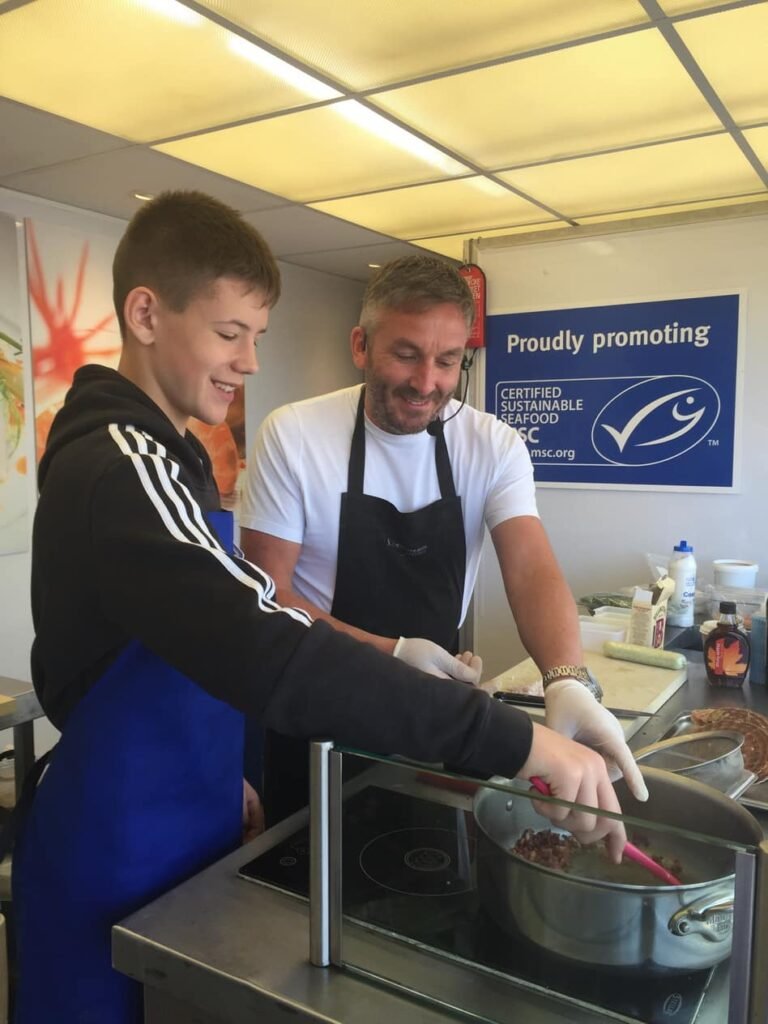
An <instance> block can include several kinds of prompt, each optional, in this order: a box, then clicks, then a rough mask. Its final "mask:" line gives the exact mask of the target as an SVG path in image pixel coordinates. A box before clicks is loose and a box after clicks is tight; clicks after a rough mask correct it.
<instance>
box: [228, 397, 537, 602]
mask: <svg viewBox="0 0 768 1024" xmlns="http://www.w3.org/2000/svg"><path fill="white" fill-rule="evenodd" d="M359 398H360V386H359V385H358V386H355V387H352V388H345V389H344V390H342V391H334V392H332V393H331V394H327V395H320V396H319V397H318V398H310V399H307V400H306V401H303V402H293V403H291V404H290V405H284V406H282V407H281V408H279V409H276V410H275V411H274V412H272V413H270V415H269V416H268V417H267V418H266V419H265V420H264V422H263V423H262V425H261V427H260V428H259V432H258V434H257V436H256V441H255V444H254V446H253V450H252V452H251V455H250V459H249V463H248V478H247V482H246V487H245V494H244V496H243V507H242V511H241V515H240V523H241V525H242V526H245V527H247V528H248V529H251V530H259V531H261V532H262V533H269V534H272V535H274V536H275V537H280V538H282V539H283V540H290V541H294V542H295V543H297V544H301V545H302V550H301V554H300V556H299V559H298V562H297V564H296V569H295V573H294V589H295V590H296V591H297V593H299V594H301V596H302V597H304V598H306V599H307V600H309V601H312V602H313V603H314V604H316V605H317V606H318V607H320V608H322V609H323V610H324V611H327V612H330V610H331V605H332V603H333V592H334V587H335V584H336V557H337V553H338V540H339V511H340V503H341V495H342V494H343V493H344V492H345V491H346V490H347V468H348V464H349V450H350V446H351V444H352V433H353V430H354V426H355V415H356V413H357V404H358V401H359ZM458 408H459V403H458V402H457V401H456V400H455V399H452V400H451V402H450V403H449V405H448V407H447V409H445V410H444V411H443V413H442V416H443V419H446V418H447V417H448V416H450V415H451V413H453V412H455V411H456V410H457V409H458ZM444 436H445V441H446V444H447V447H448V454H449V456H450V460H451V469H452V471H453V480H454V484H455V487H456V493H457V494H458V495H459V496H460V497H461V504H462V512H463V515H464V532H465V534H466V539H467V568H466V577H465V583H464V602H463V606H462V612H461V619H462V622H463V620H464V616H465V615H466V611H467V605H468V604H469V600H470V598H471V596H472V591H473V589H474V586H475V580H476V579H477V570H478V565H479V562H480V552H481V548H482V544H483V534H484V527H485V526H487V527H488V529H489V530H492V529H493V528H494V527H495V526H498V524H499V523H502V522H504V521H505V520H506V519H511V518H513V517H514V516H538V512H537V510H536V496H535V491H534V484H533V467H532V465H531V460H530V456H529V455H528V450H527V448H526V447H525V444H524V443H523V442H522V441H521V440H520V437H519V435H518V434H517V431H515V430H514V429H512V428H511V427H509V426H507V425H506V424H505V423H502V422H501V421H499V420H497V419H496V418H495V417H494V416H491V415H490V414H489V413H484V412H478V410H477V409H473V408H471V407H469V406H466V405H465V406H464V407H463V408H462V409H461V412H459V414H458V416H456V417H455V418H454V419H452V420H451V421H450V423H446V425H445V435H444ZM364 492H365V493H366V494H370V495H373V496H374V497H377V498H384V499H386V500H387V501H389V502H391V503H392V504H393V505H394V506H395V507H396V508H397V509H399V510H400V511H401V512H413V511H415V510H416V509H419V508H423V507H424V506H425V505H429V504H430V503H431V502H433V501H437V499H438V498H439V497H440V486H439V484H438V481H437V470H436V469H435V438H434V437H432V436H431V435H430V434H428V433H427V432H426V431H422V432H421V433H418V434H389V433H387V432H386V431H384V430H380V429H379V428H378V427H377V426H375V425H374V424H373V423H371V421H370V420H369V419H368V417H367V416H366V418H365V481H364Z"/></svg>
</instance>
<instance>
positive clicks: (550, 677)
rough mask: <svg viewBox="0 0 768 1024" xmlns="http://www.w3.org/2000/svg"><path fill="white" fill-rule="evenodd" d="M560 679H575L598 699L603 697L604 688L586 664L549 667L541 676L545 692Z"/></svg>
mask: <svg viewBox="0 0 768 1024" xmlns="http://www.w3.org/2000/svg"><path fill="white" fill-rule="evenodd" d="M560 679H575V680H576V681H577V682H579V683H581V684H582V685H583V686H586V688H587V689H588V690H589V692H590V693H591V694H592V696H593V697H594V698H595V699H596V700H598V701H600V700H602V699H603V688H602V687H601V686H600V683H598V681H597V680H596V679H595V677H594V676H593V675H592V673H591V672H590V671H589V669H588V668H587V666H586V665H555V666H554V668H550V669H547V671H546V672H545V673H544V675H543V676H542V678H541V682H542V686H543V687H544V692H545V693H546V691H547V687H548V686H550V685H551V684H552V683H556V682H557V681H558V680H560Z"/></svg>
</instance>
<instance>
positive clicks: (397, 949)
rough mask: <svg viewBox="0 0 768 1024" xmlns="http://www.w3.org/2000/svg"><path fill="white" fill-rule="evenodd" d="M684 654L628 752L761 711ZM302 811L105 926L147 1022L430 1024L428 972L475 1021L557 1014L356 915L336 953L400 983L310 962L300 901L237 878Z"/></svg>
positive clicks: (573, 1018)
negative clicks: (692, 719)
mask: <svg viewBox="0 0 768 1024" xmlns="http://www.w3.org/2000/svg"><path fill="white" fill-rule="evenodd" d="M686 653H687V654H688V656H689V661H690V670H689V675H688V680H687V682H686V683H685V684H684V685H683V686H682V687H681V688H680V689H679V690H678V691H677V692H676V693H675V694H674V695H673V696H672V697H671V698H670V700H669V701H668V702H667V703H666V704H665V705H664V707H663V709H662V711H661V714H659V715H658V716H657V717H655V718H653V719H651V720H649V721H648V723H647V724H646V725H644V726H643V727H642V728H641V729H640V730H639V731H638V732H637V734H636V735H635V736H634V738H633V739H632V741H631V746H632V747H633V748H635V749H637V748H639V747H641V746H644V745H646V744H648V743H652V742H653V741H654V740H656V739H657V738H658V737H659V736H660V735H661V734H662V733H663V732H664V731H665V729H666V728H667V727H668V726H669V724H670V723H671V722H672V721H673V720H674V719H675V718H676V717H677V716H678V715H679V714H681V712H683V711H685V710H689V709H691V708H694V707H702V706H716V705H719V704H731V705H733V704H737V705H739V706H745V707H750V708H753V709H754V710H757V711H761V712H763V713H768V692H767V691H766V689H765V688H763V687H754V686H753V687H749V686H745V688H744V690H743V691H732V690H728V691H725V690H722V691H721V690H714V689H712V688H711V687H709V686H708V684H707V682H706V676H705V673H704V668H703V664H702V660H701V655H700V654H695V653H690V652H686ZM383 767H384V766H376V767H374V768H372V769H371V771H372V772H373V773H375V772H376V771H378V770H380V769H383ZM467 799H468V798H467ZM306 817H307V811H302V812H299V813H298V814H297V815H294V816H293V817H292V818H290V819H287V820H286V821H285V822H282V823H281V824H280V825H279V826H277V827H276V828H274V829H271V830H270V831H269V832H267V833H265V834H264V835H262V836H260V837H259V838H258V839H257V840H255V841H254V842H252V843H249V844H248V845H247V846H245V847H243V848H241V849H239V850H237V851H236V852H234V853H233V854H231V855H230V856H229V857H226V858H224V859H223V860H221V861H219V862H218V863H216V864H214V865H212V866H211V867H210V868H208V869H207V870H205V871H203V872H201V873H200V874H199V875H197V876H195V877H194V878H192V879H190V880H189V881H187V882H185V883H184V884H182V885H181V886H179V887H178V888H177V889H175V890H173V891H171V892H170V893H167V894H166V895H164V896H162V897H161V898H160V899H158V900H156V901H155V902H154V903H152V904H150V905H149V906H148V907H145V908H143V909H142V910H140V911H138V912H137V913H135V914H133V915H132V916H131V917H130V918H128V919H127V920H126V921H124V922H122V923H121V924H120V925H118V926H117V927H116V928H115V929H114V930H113V962H114V964H115V966H116V968H117V969H118V970H121V971H123V972H124V973H126V974H128V975H130V976H131V977H133V978H135V979H137V980H138V981H140V982H142V983H143V984H144V986H145V1000H146V1010H145V1012H146V1024H159V1022H161V1021H162V1024H182V1022H184V1024H224V1022H227V1024H234V1022H240V1021H243V1022H246V1021H249V1022H250V1021H253V1020H258V1021H259V1022H260V1024H278V1022H286V1024H287V1022H288V1021H289V1020H291V1021H293V1022H296V1021H297V1020H299V1021H301V1020H322V1021H325V1022H326V1024H328V1022H336V1021H338V1022H348V1021H349V1022H352V1021H354V1022H358V1021H365V1022H366V1024H379V1022H381V1024H392V1022H393V1021H397V1022H398V1024H433V1022H435V1024H436V1022H437V1021H445V1020H447V1019H455V1018H454V1016H453V1014H452V1013H450V1012H448V1010H447V1009H446V1011H444V1012H441V1010H440V1009H439V1008H438V1007H435V1006H434V1005H427V1004H426V1003H425V1002H424V1001H420V1000H419V999H418V993H420V992H423V991H429V988H430V985H432V987H433V988H434V983H435V979H439V981H438V982H437V983H438V985H439V991H440V992H441V993H442V998H443V999H444V1001H445V1006H446V1008H448V1007H450V1006H451V1005H461V989H462V988H466V987H472V990H473V992H474V993H475V994H476V996H477V998H478V999H479V1000H480V1005H479V1012H480V1015H481V1019H482V1018H485V1019H489V1020H494V1019H498V1017H497V1016H496V1009H497V1008H498V1007H499V1006H500V1005H510V1000H513V1003H512V1004H511V1005H513V1007H514V1013H515V1019H516V1020H524V1021H526V1024H555V1022H561V1021H562V1020H564V1019H566V1018H564V1016H563V1006H562V1005H560V1004H558V1003H557V1001H556V1000H554V999H552V998H551V997H549V996H547V995H546V994H544V993H542V992H541V991H534V990H528V989H525V988H520V987H515V986H512V985H511V984H510V981H509V980H508V979H507V978H505V977H500V976H493V975H492V974H487V975H485V976H483V978H482V981H481V982H480V984H478V976H477V974H476V973H474V972H472V971H471V970H469V969H468V968H466V967H465V966H463V965H462V964H461V963H456V962H452V963H451V969H450V971H448V970H445V969H444V968H445V961H444V959H443V958H441V957H439V956H436V955H431V954H429V953H427V952H425V951H424V950H420V949H414V950H410V951H409V952H408V953H407V954H406V955H404V952H403V946H402V944H401V943H400V942H399V941H398V940H397V939H394V938H393V939H391V940H390V939H388V938H387V936H385V935H383V934H382V933H381V932H371V931H370V930H366V929H365V928H363V927H361V926H358V925H356V924H355V922H349V924H347V922H345V926H344V952H345V960H346V961H347V962H348V963H361V962H363V963H364V962H366V961H369V960H370V959H371V957H375V958H376V960H377V962H378V963H380V964H381V966H382V970H383V973H384V974H385V975H388V976H391V977H397V978H398V980H399V982H400V985H401V989H400V991H397V990H396V989H394V988H392V987H386V988H385V987H383V986H381V985H377V984H373V983H372V982H371V981H370V980H368V979H366V978H365V977H363V976H361V974H360V972H356V971H355V969H354V968H352V969H344V970H338V969H335V968H318V967H314V966H312V965H311V964H310V963H309V960H308V942H309V938H308V918H309V908H308V904H307V902H306V901H305V900H303V899H300V898H298V897H295V896H292V895H290V894H288V893H286V892H283V891H280V890H277V889H272V888H270V887H268V886H266V885H262V884H249V883H248V882H246V881H243V880H242V879H241V878H239V877H238V876H237V870H238V868H240V867H241V866H242V865H243V864H245V863H246V862H248V861H250V860H252V859H253V858H254V857H256V856H258V855H260V854H261V853H264V852H265V851H267V850H269V849H271V848H272V847H273V846H274V845H276V843H278V842H280V841H282V840H283V839H284V838H286V837H287V836H289V835H291V834H292V833H293V832H294V831H295V830H296V829H297V827H299V826H300V825H301V824H303V823H304V822H305V821H306ZM712 986H714V989H717V987H718V986H727V971H722V970H720V971H718V972H716V974H715V976H714V978H713V982H712ZM454 990H455V991H456V995H455V996H454ZM454 999H455V1000H456V1001H454ZM724 999H725V996H723V997H722V999H720V1000H718V998H717V992H716V991H713V990H712V987H711V989H710V996H709V997H708V1004H711V1006H712V1007H713V1009H712V1010H711V1011H708V1010H707V1008H706V1006H705V1007H704V1008H703V1009H702V1011H701V1012H700V1014H699V1016H698V1018H697V1024H722V1021H723V1017H722V1007H723V1000H724ZM567 1019H568V1021H569V1022H570V1024H597V1022H599V1021H604V1020H606V1019H607V1018H606V1017H605V1015H604V1014H603V1013H601V1012H597V1011H595V1010H594V1009H591V1008H589V1007H586V1006H585V1007H583V1008H582V1007H575V1006H569V1007H568V1010H567Z"/></svg>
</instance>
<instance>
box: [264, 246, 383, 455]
mask: <svg viewBox="0 0 768 1024" xmlns="http://www.w3.org/2000/svg"><path fill="white" fill-rule="evenodd" d="M280 272H281V274H282V279H283V291H282V296H281V298H280V301H279V302H278V304H277V306H276V307H275V308H274V310H273V311H272V313H271V314H270V317H269V328H268V330H267V333H266V335H265V337H264V340H263V341H261V342H259V372H258V373H257V374H256V375H255V376H254V377H252V378H251V379H250V380H249V381H247V383H246V386H245V403H246V408H245V436H246V440H247V443H248V445H249V447H250V444H251V443H252V441H253V437H254V434H255V432H256V430H257V428H258V426H259V424H260V423H261V421H262V420H263V419H264V417H265V416H266V415H267V413H268V412H270V411H271V410H272V409H275V408H276V407H277V406H278V405H283V404H284V403H285V402H293V401H296V400H297V399H301V398H309V397H310V396H312V395H320V394H322V393H323V392H325V391H334V390H335V389H336V388H343V387H347V386H348V385H350V384H355V383H357V382H358V381H359V380H360V374H359V373H358V371H357V370H355V368H354V366H353V365H352V358H351V356H350V351H349V332H350V329H351V328H352V327H353V326H354V325H355V324H356V323H357V318H358V316H359V314H360V301H361V299H362V295H363V288H364V286H363V284H362V283H359V282H357V281H350V280H348V279H347V278H343V277H334V276H332V275H330V274H321V273H318V272H317V271H316V270H306V269H304V268H303V267H296V266H292V265H290V264H286V263H281V264H280Z"/></svg>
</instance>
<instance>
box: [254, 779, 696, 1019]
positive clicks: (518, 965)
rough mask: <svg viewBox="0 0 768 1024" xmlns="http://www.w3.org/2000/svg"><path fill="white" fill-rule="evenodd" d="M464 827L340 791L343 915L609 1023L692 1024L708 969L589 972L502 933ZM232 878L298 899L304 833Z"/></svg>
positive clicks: (427, 807)
mask: <svg viewBox="0 0 768 1024" xmlns="http://www.w3.org/2000/svg"><path fill="white" fill-rule="evenodd" d="M474 828H475V823H474V819H473V817H472V815H471V814H469V813H468V812H466V811H464V810H461V809H458V808H456V807H450V806H445V805H443V804H439V803H433V802H431V801H427V800H422V799H420V798H417V797H414V796H411V795H409V794H406V793H403V792H398V791H396V790H388V789H383V788H381V787H379V786H368V787H366V788H365V789H362V790H361V791H360V792H358V793H356V794H355V795H354V796H352V797H350V798H349V799H348V800H347V801H345V803H344V809H343V825H342V861H343V869H342V893H343V906H344V914H345V916H347V917H350V918H352V919H354V920H356V921H359V922H361V923H363V924H364V925H366V926H367V927H370V928H373V929H378V930H382V931H384V932H386V933H387V934H388V935H390V936H391V935H392V933H394V934H396V935H399V936H403V937H404V938H405V939H406V940H409V941H411V942H417V943H420V944H423V945H425V946H428V947H430V948H431V949H433V950H436V951H438V952H443V953H447V954H449V955H450V956H451V957H456V958H460V959H461V960H464V961H466V962H467V963H469V964H470V965H476V964H479V965H481V966H482V967H485V968H488V969H490V970H492V971H495V972H500V973H502V974H505V975H507V976H509V977H511V978H513V979H519V980H521V981H523V982H524V983H525V984H526V985H529V986H534V987H535V988H540V989H541V990H543V991H546V992H548V993H550V994H553V995H556V996H557V997H558V998H559V999H563V998H565V999H566V1000H569V999H570V1000H572V1001H575V1002H578V1003H580V1004H584V1003H586V1004H588V1005H591V1006H594V1007H597V1008H600V1009H604V1010H609V1011H610V1012H611V1013H612V1014H613V1015H614V1017H615V1019H618V1020H624V1021H628V1022H633V1021H642V1022H643V1024H668V1022H670V1021H672V1020H673V1021H674V1022H675V1024H694V1022H695V1020H696V1018H697V1015H698V1013H699V1009H700V1007H701V1004H702V1001H703V998H704V995H705V993H706V991H707V988H708V985H709V983H710V979H711V977H712V973H713V971H712V970H710V969H708V970H702V971H696V972H691V973H687V974H671V975H665V976H663V977H646V976H643V977H638V976H636V975H628V974H617V973H605V972H599V971H597V970H595V969H594V968H592V967H579V966H577V965H574V964H571V963H569V962H567V961H564V960H562V959H561V958H555V957H553V956H551V955H549V954H547V953H546V952H545V951H542V950H541V949H539V948H538V947H534V946H532V945H530V944H529V943H528V942H527V941H526V940H525V939H524V938H523V937H522V936H518V937H515V936H510V934H509V933H508V932H506V931H502V930H501V928H499V926H498V925H497V924H496V923H495V922H494V921H493V920H492V919H491V918H490V917H489V916H488V915H487V914H486V913H485V912H484V910H483V909H482V908H481V906H480V903H479V900H478V896H477V891H476V889H475V886H474V861H475V840H474ZM240 874H241V875H243V877H245V878H247V879H249V880H251V881H257V882H260V883H265V884H267V885H270V886H273V887H275V888H278V889H282V890H285V891H287V892H290V893H293V894H296V895H299V896H304V897H306V896H307V895H308V892H309V829H308V828H306V827H305V828H302V829H301V830H300V831H298V832H296V833H295V834H294V835H292V836H290V837H288V838H287V839H285V840H283V842H281V843H278V844H277V845H276V846H274V847H272V848H271V849H269V850H267V851H266V852H265V853H263V854H261V856H259V857H257V858H256V859H255V860H252V861H250V862H249V863H248V864H246V865H244V866H243V867H242V868H241V869H240ZM553 979H555V983H554V984H553Z"/></svg>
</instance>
